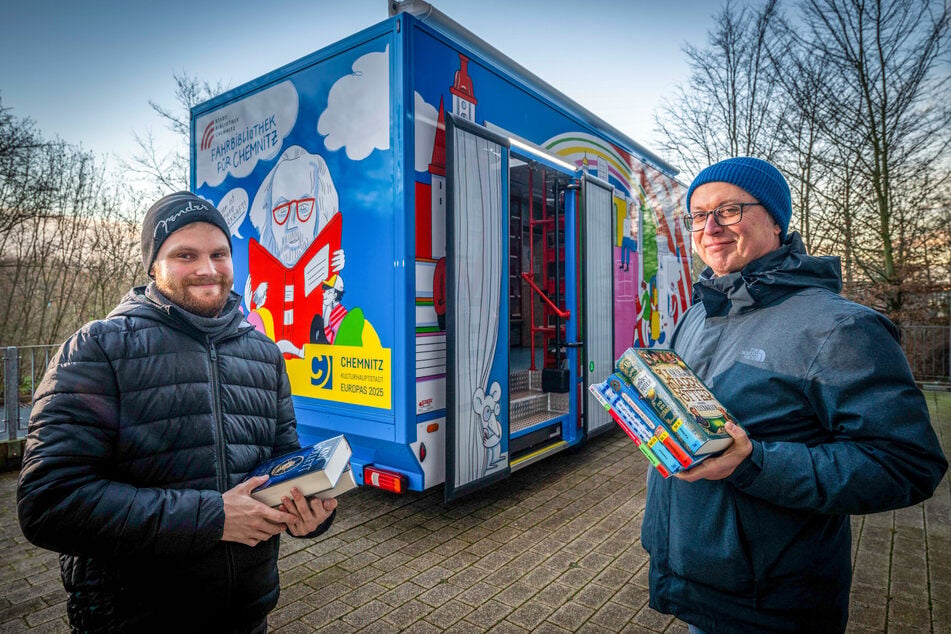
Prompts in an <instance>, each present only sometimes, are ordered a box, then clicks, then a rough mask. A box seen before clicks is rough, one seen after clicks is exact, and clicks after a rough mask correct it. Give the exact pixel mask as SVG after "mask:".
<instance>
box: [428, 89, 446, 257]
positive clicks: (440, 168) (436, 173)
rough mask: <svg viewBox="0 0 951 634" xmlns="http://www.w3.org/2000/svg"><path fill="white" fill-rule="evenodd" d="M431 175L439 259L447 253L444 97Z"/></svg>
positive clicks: (434, 236)
mask: <svg viewBox="0 0 951 634" xmlns="http://www.w3.org/2000/svg"><path fill="white" fill-rule="evenodd" d="M429 175H430V177H431V179H432V185H431V189H430V191H429V194H430V206H429V208H430V218H431V223H432V224H431V229H432V233H431V240H432V243H431V244H432V247H431V248H432V257H433V258H436V259H439V258H441V257H443V256H444V255H446V111H445V109H444V106H443V100H442V97H440V98H439V121H438V122H437V123H436V138H435V139H434V140H433V157H432V160H431V161H430V163H429Z"/></svg>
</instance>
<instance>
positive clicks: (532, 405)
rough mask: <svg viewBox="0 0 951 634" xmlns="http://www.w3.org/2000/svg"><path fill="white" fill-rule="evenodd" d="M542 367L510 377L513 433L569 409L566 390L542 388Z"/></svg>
mask: <svg viewBox="0 0 951 634" xmlns="http://www.w3.org/2000/svg"><path fill="white" fill-rule="evenodd" d="M541 385H542V373H541V371H539V370H525V371H523V372H516V373H514V374H512V375H511V376H510V377H509V386H510V390H511V392H509V433H510V434H517V433H518V432H520V431H522V430H523V429H527V428H529V427H534V426H536V425H539V424H541V423H544V422H546V421H548V420H551V419H553V418H557V417H559V416H562V415H564V414H565V413H566V412H567V411H568V402H567V399H566V398H564V397H565V396H566V395H564V394H553V393H546V392H542V389H541Z"/></svg>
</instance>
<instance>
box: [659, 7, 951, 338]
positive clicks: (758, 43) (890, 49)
mask: <svg viewBox="0 0 951 634" xmlns="http://www.w3.org/2000/svg"><path fill="white" fill-rule="evenodd" d="M948 27H949V9H948V6H947V5H944V4H942V3H941V1H940V0H800V1H799V2H798V3H797V4H795V5H792V6H791V13H790V14H789V15H782V14H780V13H779V11H778V8H777V3H776V2H767V3H766V4H765V5H764V6H763V7H762V9H761V10H759V11H755V12H753V11H748V10H744V11H735V10H734V9H733V7H732V5H730V4H729V3H728V4H727V5H726V7H725V9H724V10H723V12H722V13H721V14H720V15H719V16H717V21H716V24H715V26H714V28H713V31H712V35H711V38H710V44H711V45H710V47H708V48H707V49H703V50H698V49H695V48H692V47H688V48H687V49H686V53H687V55H688V58H689V59H690V61H691V66H692V68H693V72H692V74H691V79H690V83H689V85H688V86H686V87H682V88H681V89H680V90H679V99H678V100H677V105H676V106H673V105H671V104H667V105H665V107H664V110H663V116H661V117H658V122H659V125H660V128H661V131H662V132H664V133H665V134H666V135H667V144H666V149H667V150H668V152H670V153H672V154H674V155H676V156H679V157H680V159H681V160H682V161H683V163H684V164H685V166H686V168H687V169H686V170H685V171H687V172H690V171H693V172H696V170H697V169H699V168H702V167H704V166H705V165H708V164H710V163H712V162H715V161H717V160H720V159H722V158H725V157H728V156H738V155H743V154H752V155H755V156H759V157H761V158H765V159H767V160H770V161H772V162H773V163H775V164H777V165H778V166H779V168H780V170H781V171H782V172H783V173H784V174H785V175H786V177H787V179H788V180H789V182H790V186H791V188H792V190H793V204H794V211H795V213H794V215H793V218H794V220H793V227H794V228H798V229H799V230H800V232H801V233H802V235H803V238H804V240H805V242H806V245H807V247H808V249H809V250H810V251H811V252H814V253H831V254H839V255H842V257H843V260H844V265H845V268H844V280H845V287H846V292H847V294H850V295H851V296H853V297H855V298H857V299H859V300H860V301H862V302H863V303H866V304H869V305H871V306H873V307H875V308H878V309H880V310H883V311H885V312H886V313H887V314H888V315H889V316H890V317H891V318H892V319H893V320H895V321H896V322H898V323H901V322H902V321H907V320H908V319H916V320H918V319H922V316H921V315H922V313H921V307H922V306H928V305H930V304H933V303H934V302H932V301H930V300H927V299H923V297H924V296H925V295H928V294H934V293H935V292H941V291H947V290H948V289H949V288H951V279H949V276H951V273H949V271H948V268H947V266H945V265H944V264H945V263H947V262H948V259H949V251H951V244H949V242H948V232H947V230H946V229H945V228H944V226H943V225H941V224H940V221H938V219H937V218H938V216H939V215H940V213H941V212H940V210H941V209H943V208H946V206H947V204H948V200H947V191H948V183H949V179H951V170H949V160H948V149H949V147H951V103H949V100H948V99H947V91H948V88H949V82H951V78H949V76H948V74H947V73H946V72H944V73H942V72H940V67H939V63H940V62H941V59H940V57H939V56H940V55H941V54H942V53H944V54H945V55H946V53H947V45H948V34H949V28H948ZM944 61H945V62H947V59H945V60H944ZM912 307H914V310H913V311H912V310H911V308H912Z"/></svg>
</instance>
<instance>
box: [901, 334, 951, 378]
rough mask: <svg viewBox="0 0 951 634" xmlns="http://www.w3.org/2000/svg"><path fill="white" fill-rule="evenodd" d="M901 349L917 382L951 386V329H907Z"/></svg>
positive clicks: (903, 335) (902, 339)
mask: <svg viewBox="0 0 951 634" xmlns="http://www.w3.org/2000/svg"><path fill="white" fill-rule="evenodd" d="M901 347H902V348H903V349H904V350H905V356H906V357H907V358H908V365H910V366H911V373H912V374H913V375H914V377H915V381H917V382H918V383H924V384H941V385H944V386H946V387H947V386H949V383H951V371H949V363H951V328H949V327H948V326H904V327H903V328H901Z"/></svg>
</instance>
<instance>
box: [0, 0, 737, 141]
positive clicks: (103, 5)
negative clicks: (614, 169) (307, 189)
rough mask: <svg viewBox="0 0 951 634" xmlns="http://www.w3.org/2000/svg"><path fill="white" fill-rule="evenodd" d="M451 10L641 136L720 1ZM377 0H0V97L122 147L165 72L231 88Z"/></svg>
mask: <svg viewBox="0 0 951 634" xmlns="http://www.w3.org/2000/svg"><path fill="white" fill-rule="evenodd" d="M432 4H433V5H434V6H435V7H436V8H438V9H439V10H440V11H442V12H443V13H445V14H446V15H448V16H449V17H450V18H452V19H453V20H455V21H456V22H459V23H460V24H461V25H462V26H464V27H465V28H467V29H468V30H470V31H472V32H473V33H474V34H475V35H477V36H479V37H480V38H482V39H483V40H485V41H486V42H488V43H489V44H491V45H492V46H494V47H495V48H497V49H499V50H500V51H501V52H502V53H504V54H505V55H507V56H508V57H511V58H512V59H514V60H515V61H516V62H518V63H520V64H521V65H522V66H524V67H525V68H527V69H528V70H529V71H531V72H533V73H534V74H536V75H538V76H539V77H540V78H541V79H543V80H545V81H546V82H548V83H550V84H552V85H553V86H555V87H556V88H558V89H559V90H561V91H562V92H564V93H565V94H566V95H568V96H569V97H571V98H572V99H574V100H575V101H577V102H579V103H580V104H581V105H583V106H585V107H587V108H588V109H589V110H591V111H592V112H594V113H595V114H596V115H598V116H600V117H601V118H602V119H604V120H605V121H607V122H608V123H610V124H612V125H614V126H615V127H616V128H618V129H620V130H621V131H622V132H624V133H626V134H627V135H628V136H630V137H632V138H633V139H635V140H636V141H638V142H640V143H642V144H643V145H645V146H647V147H648V148H650V149H656V147H657V144H656V143H654V142H653V139H654V133H653V127H654V124H653V115H654V112H655V111H656V110H657V109H658V107H659V106H660V104H661V97H662V96H663V95H665V94H671V93H672V91H673V89H674V87H675V86H676V85H677V84H678V83H682V84H683V83H686V81H687V79H688V73H689V69H688V67H687V65H686V62H685V59H684V54H683V52H682V48H683V44H684V43H685V42H690V43H691V44H694V45H697V46H705V45H706V41H707V31H708V29H709V28H710V27H711V24H712V19H713V18H712V16H713V15H714V14H715V13H717V12H718V11H719V8H720V5H721V3H720V2H719V1H717V0H713V1H708V0H667V1H665V2H656V1H654V0H588V1H587V2H581V1H578V0H574V1H570V0H432ZM387 7H388V2H387V0H268V1H266V2H248V1H247V0H232V1H230V2H209V1H207V0H188V1H185V0H161V1H159V2H142V1H138V2H137V1H134V0H133V1H129V0H86V1H83V2H76V1H75V0H0V16H2V20H0V104H2V106H3V107H4V108H7V109H10V110H11V111H12V114H13V115H14V116H16V117H18V118H23V117H29V118H30V119H32V120H33V121H34V122H35V124H36V126H37V128H38V129H39V130H40V132H41V133H42V134H43V135H44V137H46V138H53V137H60V138H62V139H64V140H65V141H68V142H70V143H73V144H77V145H78V144H81V145H82V146H83V147H84V148H85V149H87V150H92V151H93V152H95V153H97V154H99V155H101V156H106V157H109V156H114V155H115V156H120V157H125V158H128V157H130V156H131V155H132V153H133V152H134V151H135V144H134V139H133V133H135V132H138V133H139V134H144V133H146V132H148V131H149V130H151V131H152V132H153V133H155V134H156V135H160V136H165V138H168V137H167V133H166V132H165V131H164V124H163V122H162V120H161V119H160V118H159V117H158V116H157V115H155V113H154V112H153V110H152V109H151V107H150V106H149V100H152V101H155V102H157V103H159V104H161V105H163V106H165V107H167V108H170V109H176V110H177V106H178V104H177V102H176V100H175V95H174V89H175V85H174V81H173V73H176V72H179V73H181V72H185V73H186V74H188V75H189V76H191V77H194V78H197V79H199V80H204V81H208V82H209V83H211V84H215V83H217V82H219V81H220V82H221V83H222V84H224V85H225V86H227V87H231V88H234V87H237V86H239V85H241V84H243V83H245V82H247V81H250V80H252V79H255V78H256V77H259V76H260V75H263V74H265V73H267V72H270V71H272V70H274V69H276V68H279V67H280V66H283V65H284V64H287V63H289V62H292V61H294V60H296V59H298V58H300V57H303V56H305V55H307V54H309V53H312V52H314V51H316V50H319V49H321V48H323V47H324V46H327V45H329V44H332V43H334V42H336V41H338V40H340V39H342V38H344V37H346V36H348V35H350V34H352V33H355V32H356V31H358V30H361V29H363V28H365V27H368V26H371V25H373V24H375V23H377V22H380V21H382V20H384V19H386V18H387V17H388V12H387Z"/></svg>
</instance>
